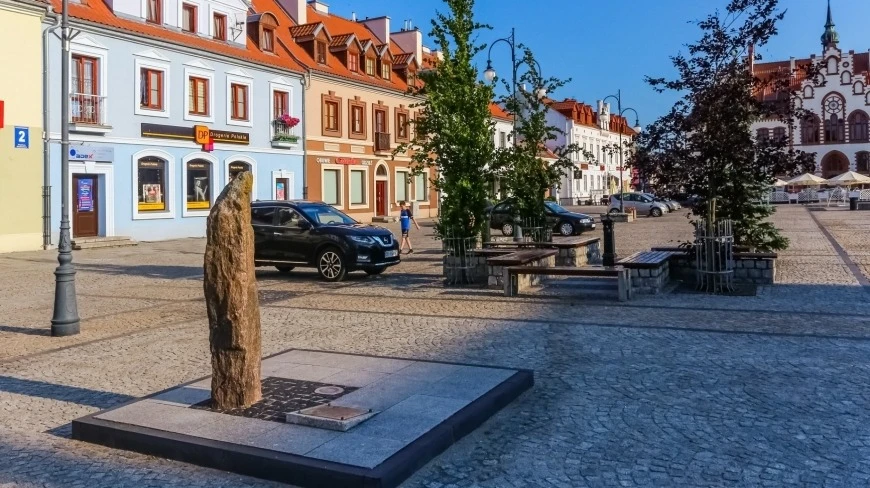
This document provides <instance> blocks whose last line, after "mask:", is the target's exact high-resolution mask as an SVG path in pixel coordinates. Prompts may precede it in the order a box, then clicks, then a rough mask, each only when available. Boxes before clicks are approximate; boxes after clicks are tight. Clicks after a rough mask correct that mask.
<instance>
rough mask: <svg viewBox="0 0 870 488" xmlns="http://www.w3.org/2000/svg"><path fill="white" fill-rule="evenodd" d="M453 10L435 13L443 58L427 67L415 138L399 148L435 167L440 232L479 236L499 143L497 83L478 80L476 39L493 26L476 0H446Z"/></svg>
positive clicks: (416, 162) (420, 164)
mask: <svg viewBox="0 0 870 488" xmlns="http://www.w3.org/2000/svg"><path fill="white" fill-rule="evenodd" d="M444 2H445V4H446V5H447V7H448V9H449V11H448V12H447V13H441V12H437V13H436V18H435V19H433V20H432V31H431V32H430V34H429V35H430V37H431V38H432V39H433V40H434V42H435V43H436V44H437V45H438V48H439V50H440V52H441V57H440V59H438V60H437V61H436V62H435V67H434V68H433V69H429V70H425V71H423V72H422V73H421V76H420V78H421V79H422V81H423V82H424V88H423V89H422V90H421V93H420V94H421V95H423V96H424V99H423V101H421V102H420V103H419V104H416V105H415V106H417V107H420V108H421V110H420V113H419V116H418V117H417V119H416V121H415V122H414V124H413V125H414V137H413V140H412V141H411V142H410V143H408V144H403V145H401V146H400V147H399V148H398V149H397V150H396V151H397V152H404V151H407V150H410V151H411V155H412V156H411V157H412V164H411V166H412V168H414V170H415V171H416V172H418V173H419V172H421V171H422V170H423V169H424V168H434V170H435V174H437V176H436V177H435V178H433V181H432V184H433V186H434V188H435V189H436V190H438V191H439V192H440V193H441V194H442V196H443V198H442V201H441V206H440V218H439V220H438V222H437V224H436V232H437V233H438V234H439V235H441V236H445V235H447V234H448V233H450V234H452V235H454V236H455V237H462V238H471V237H476V236H477V235H478V234H479V233H480V232H481V231H482V230H483V227H484V226H485V217H484V215H485V209H486V205H487V200H488V196H489V191H490V189H491V188H492V181H493V180H492V171H491V164H492V162H493V157H494V151H495V143H494V132H495V128H494V124H493V122H492V119H491V115H490V111H489V104H490V103H491V101H492V100H493V96H494V91H493V87H492V86H491V85H489V84H485V83H481V82H480V81H479V80H478V71H477V68H476V67H475V65H474V63H473V59H474V56H475V55H476V54H478V53H479V52H481V51H482V50H483V49H485V48H486V45H484V44H477V43H476V41H475V39H476V38H477V35H478V33H479V32H480V31H482V30H484V29H489V27H488V26H486V25H484V24H480V23H478V22H476V21H475V20H474V16H473V8H474V0H444Z"/></svg>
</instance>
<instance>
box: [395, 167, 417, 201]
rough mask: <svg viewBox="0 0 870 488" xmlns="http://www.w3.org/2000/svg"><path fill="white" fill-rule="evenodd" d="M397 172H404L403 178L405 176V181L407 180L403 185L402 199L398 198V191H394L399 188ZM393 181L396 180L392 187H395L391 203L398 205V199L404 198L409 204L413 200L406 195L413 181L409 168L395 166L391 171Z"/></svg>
mask: <svg viewBox="0 0 870 488" xmlns="http://www.w3.org/2000/svg"><path fill="white" fill-rule="evenodd" d="M399 173H405V178H407V181H408V184H406V185H405V198H404V199H401V198H399V192H398V191H396V190H398V189H399ZM393 181H395V182H396V184H395V185H393V188H395V189H396V190H394V193H393V203H394V204H396V205H398V204H399V202H400V201H402V200H405V202H406V203H408V205H410V204H411V202H413V201H414V200H412V199H411V198H410V195H408V193H410V192H411V187H412V183H413V182H412V181H411V170H409V169H408V168H396V169H395V171H393Z"/></svg>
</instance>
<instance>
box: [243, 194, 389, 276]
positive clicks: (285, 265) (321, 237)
mask: <svg viewBox="0 0 870 488" xmlns="http://www.w3.org/2000/svg"><path fill="white" fill-rule="evenodd" d="M251 225H252V226H253V227H254V261H255V264H256V265H257V266H274V267H275V268H277V269H278V271H280V272H282V273H289V272H290V271H291V270H293V268H303V267H304V268H317V271H318V273H320V276H321V277H322V278H323V279H325V280H327V281H341V280H343V279H344V277H345V276H346V275H347V273H349V272H351V271H356V270H361V271H365V272H366V273H368V274H369V275H377V274H381V273H383V272H384V270H386V269H387V268H388V267H390V266H394V265H396V264H399V262H400V261H401V258H400V257H399V243H398V241H397V240H396V238H395V237H394V236H393V234H392V232H390V231H389V230H387V229H384V228H382V227H377V226H374V225H366V224H361V223H359V222H357V221H356V220H354V219H352V218H350V217H348V216H347V215H345V214H344V213H342V212H340V211H338V210H336V209H335V208H333V207H331V206H329V205H327V204H325V203H320V202H308V201H299V200H296V201H285V200H276V201H257V202H254V203H253V204H251Z"/></svg>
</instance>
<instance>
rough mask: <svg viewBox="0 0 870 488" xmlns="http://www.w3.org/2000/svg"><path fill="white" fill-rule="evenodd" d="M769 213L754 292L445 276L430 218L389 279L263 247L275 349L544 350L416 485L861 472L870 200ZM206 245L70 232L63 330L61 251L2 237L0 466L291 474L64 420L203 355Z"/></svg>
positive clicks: (200, 364)
mask: <svg viewBox="0 0 870 488" xmlns="http://www.w3.org/2000/svg"><path fill="white" fill-rule="evenodd" d="M774 221H775V222H776V223H777V225H778V226H780V227H782V228H783V229H784V231H785V233H786V235H787V236H788V237H789V238H790V239H791V244H792V245H791V248H790V249H789V250H787V251H785V252H782V253H780V256H781V259H780V260H779V263H778V266H779V269H778V278H779V281H780V283H781V284H778V285H776V286H773V287H763V288H762V289H761V290H760V293H759V295H758V296H757V297H708V296H703V295H694V294H670V295H665V296H659V297H645V298H641V299H639V300H636V301H632V302H629V303H627V304H620V303H618V302H616V301H613V302H590V301H589V300H583V299H579V298H572V297H552V296H540V297H534V296H531V297H524V298H517V299H505V298H504V297H503V296H501V294H500V293H498V292H497V291H494V290H483V289H473V288H445V287H443V286H442V284H441V281H440V279H439V273H440V259H441V257H440V255H439V254H438V252H437V248H438V246H437V242H436V241H434V240H432V239H431V237H428V236H427V235H428V234H431V228H430V227H429V226H426V227H424V230H423V231H422V232H416V233H415V234H413V235H412V237H413V238H414V241H415V248H416V250H417V252H416V253H415V254H413V255H410V256H407V257H405V259H404V261H403V263H402V264H401V265H399V266H398V267H396V268H393V269H392V270H390V271H388V272H387V273H385V274H384V275H382V276H379V277H376V278H366V277H364V275H359V276H357V275H352V276H351V278H350V279H349V280H348V281H346V282H344V283H339V284H326V283H322V282H320V281H318V280H317V279H315V275H314V272H313V270H300V271H298V272H297V271H294V272H293V273H291V274H290V275H289V276H284V275H281V274H279V273H277V272H275V271H272V270H269V269H266V268H263V269H261V270H260V271H258V277H259V281H260V287H261V313H262V317H263V346H264V354H273V353H276V352H279V351H282V350H285V349H288V348H293V347H298V348H308V349H323V350H332V351H339V352H353V353H365V354H375V355H386V356H400V357H409V358H419V359H435V360H444V361H455V362H465V363H481V364H495V365H502V366H508V367H523V368H532V369H534V370H535V372H536V385H535V387H534V388H533V389H532V390H531V391H530V392H528V393H526V394H525V395H524V396H523V397H521V398H520V399H519V400H518V401H516V402H514V403H513V404H512V405H511V406H509V407H508V408H507V409H505V410H504V411H503V412H501V413H500V414H498V415H497V416H496V417H494V418H493V419H491V420H490V421H489V422H487V423H486V424H484V426H482V427H481V428H480V429H478V430H477V431H476V432H474V433H473V434H471V435H470V436H468V437H466V438H465V439H463V440H461V441H460V442H459V443H457V444H456V445H454V446H453V447H452V448H451V449H450V450H448V451H447V452H446V453H444V454H443V455H442V456H440V457H439V458H437V459H436V460H434V461H432V462H431V463H429V464H428V465H427V466H425V467H424V468H422V469H421V470H420V471H419V472H418V473H417V474H416V475H415V476H413V477H412V478H411V479H409V480H408V481H407V482H406V483H405V485H404V486H407V487H415V488H417V487H426V488H446V487H454V486H455V487H474V486H477V487H514V486H517V487H520V486H548V487H550V486H556V487H576V486H784V485H796V486H868V485H870V362H868V361H870V360H868V358H870V316H868V313H867V310H868V305H870V291H868V287H867V286H862V284H863V285H866V283H867V280H868V279H870V273H868V271H870V246H868V245H867V243H868V242H870V214H868V213H867V212H848V211H835V210H831V211H817V212H812V213H810V212H809V211H808V210H807V209H806V208H805V207H802V206H796V205H794V206H785V207H780V208H779V211H778V212H777V214H776V216H775V217H774ZM822 229H824V231H825V232H827V234H828V235H830V237H831V238H830V239H829V238H828V235H826V234H825V232H823V230H822ZM394 230H395V229H394ZM690 231H691V228H690V227H689V226H688V224H687V220H686V218H685V213H676V214H671V215H667V216H665V217H662V218H660V219H652V218H641V219H639V220H638V221H637V222H635V223H632V224H627V225H620V226H618V227H617V238H618V243H617V247H618V252H619V253H620V254H622V255H626V254H628V253H630V252H633V251H636V250H641V249H647V248H649V247H651V246H653V245H668V244H671V245H672V244H674V243H677V242H680V241H683V240H688V239H689V237H690ZM599 232H600V231H599ZM832 239H833V242H832ZM834 243H836V245H835V244H834ZM203 249H204V242H203V241H202V240H198V239H185V240H179V241H169V242H158V243H143V244H141V245H140V246H138V247H135V248H118V249H103V250H90V251H78V252H76V254H75V260H76V263H77V265H78V267H79V274H78V276H77V286H78V296H79V312H80V315H81V317H82V319H83V322H82V334H80V335H79V336H74V337H70V338H51V337H49V336H48V324H49V320H50V318H51V307H52V299H53V275H52V274H51V273H52V271H53V269H54V266H55V265H56V261H55V254H54V253H53V252H37V253H16V254H7V255H0V345H2V346H0V412H2V415H0V487H3V488H5V487H7V486H9V487H11V486H15V487H18V486H22V487H31V486H49V487H59V486H64V487H70V486H72V487H76V486H88V487H119V486H135V487H157V486H178V487H187V486H209V487H211V486H277V485H274V484H270V483H266V482H262V481H260V480H255V479H252V478H246V477H240V476H236V475H232V474H228V473H224V472H221V471H217V470H210V469H204V468H199V467H195V466H190V465H186V464H183V463H176V462H170V461H165V460H161V459H157V458H153V457H148V456H142V455H138V454H133V453H127V452H122V451H116V450H112V449H107V448H102V447H98V446H92V445H88V444H83V443H79V442H75V441H72V440H70V439H69V422H70V421H71V420H72V419H74V418H77V417H80V416H82V415H85V414H88V413H93V412H96V411H98V410H100V409H104V408H106V407H110V406H112V405H116V404H118V403H120V402H123V401H126V400H128V399H130V398H134V397H139V396H142V395H145V394H148V393H151V392H154V391H158V390H161V389H165V388H168V387H170V386H173V385H176V384H178V383H181V382H184V381H189V380H192V379H195V378H197V377H200V376H204V375H207V374H208V373H209V370H210V366H209V355H208V334H207V320H206V319H205V310H204V307H203V301H202V282H201V277H202V267H201V266H202V252H203Z"/></svg>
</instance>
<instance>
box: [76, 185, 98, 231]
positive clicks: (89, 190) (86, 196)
mask: <svg viewBox="0 0 870 488" xmlns="http://www.w3.org/2000/svg"><path fill="white" fill-rule="evenodd" d="M97 182H98V179H97V176H96V175H81V174H74V175H73V181H72V183H73V192H74V193H73V222H72V228H73V237H97V236H98V235H100V212H99V208H100V205H99V201H98V200H99V196H98V195H99V189H98V188H97V185H98V183H97Z"/></svg>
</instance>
